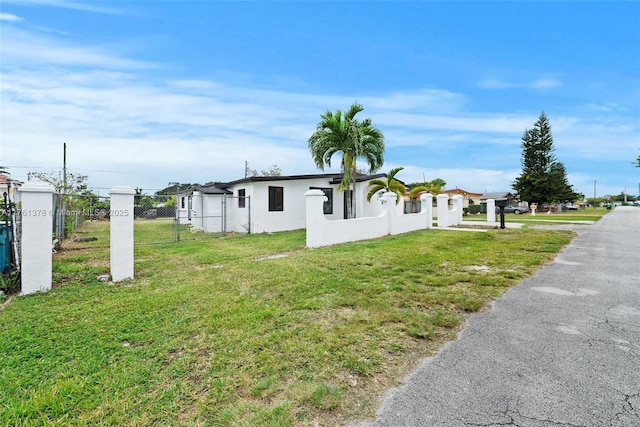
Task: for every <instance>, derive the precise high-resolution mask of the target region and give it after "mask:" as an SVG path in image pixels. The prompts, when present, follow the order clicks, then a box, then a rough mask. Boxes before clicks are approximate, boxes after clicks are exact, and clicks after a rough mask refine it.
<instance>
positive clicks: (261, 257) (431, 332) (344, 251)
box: [0, 221, 574, 426]
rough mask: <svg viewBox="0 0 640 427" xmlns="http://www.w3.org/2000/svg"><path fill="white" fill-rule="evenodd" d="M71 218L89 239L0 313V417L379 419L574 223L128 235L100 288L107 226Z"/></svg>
mask: <svg viewBox="0 0 640 427" xmlns="http://www.w3.org/2000/svg"><path fill="white" fill-rule="evenodd" d="M145 224H146V225H145V226H144V228H141V227H139V226H138V225H136V228H135V230H136V231H135V232H136V237H137V238H138V237H140V238H143V240H144V239H146V240H158V239H159V237H157V236H164V235H166V234H165V233H166V230H165V229H164V228H163V227H164V226H165V225H164V224H163V223H162V222H158V223H154V222H153V221H149V222H147V223H145ZM153 224H156V225H153ZM154 227H157V229H155V230H154ZM81 231H86V232H87V235H96V236H98V237H99V240H98V241H97V242H88V243H83V244H82V245H85V246H83V247H81V246H80V244H75V246H74V247H73V248H74V249H76V250H67V251H62V252H60V253H58V254H56V255H55V257H54V264H53V272H54V289H53V290H51V291H50V292H48V293H45V294H36V295H32V296H26V297H15V298H13V299H12V300H11V301H10V303H8V304H5V305H4V306H3V308H2V309H0V324H2V325H3V327H2V328H1V330H0V402H1V403H0V424H1V425H12V426H32V425H36V426H37V425H42V426H47V425H76V426H85V425H119V426H137V425H187V426H197V425H215V426H306V425H336V424H338V423H339V422H342V421H345V420H349V419H357V418H363V417H373V416H374V412H375V410H376V408H377V406H378V404H379V402H380V400H379V399H380V397H381V396H382V394H383V392H384V391H385V390H386V389H387V388H388V387H391V386H394V385H396V384H397V383H398V381H399V380H401V379H402V377H403V376H404V375H405V374H406V373H407V372H409V371H410V370H411V369H413V368H414V367H415V366H416V364H417V361H418V359H419V358H420V357H424V356H427V355H431V354H433V353H434V352H435V351H437V350H438V349H439V348H440V347H441V346H442V345H443V344H444V343H446V342H447V341H449V340H452V339H454V338H455V336H456V333H457V332H458V331H459V330H460V328H461V327H462V326H463V324H464V319H465V316H467V315H468V314H470V313H474V312H478V311H481V310H482V309H484V308H485V307H486V306H487V304H488V303H490V302H491V301H493V300H494V299H495V298H497V297H499V296H500V295H501V294H502V293H503V292H505V291H506V290H507V289H508V288H509V287H511V286H513V285H514V284H516V283H518V282H519V281H521V280H522V279H523V278H525V277H528V276H530V275H532V274H533V273H534V272H535V271H536V270H537V269H538V268H539V267H540V266H541V265H542V264H544V263H545V262H548V261H549V260H551V259H552V258H553V257H554V256H555V253H557V251H558V250H559V249H560V248H562V247H563V246H564V245H566V244H567V243H568V242H569V241H570V240H571V239H572V238H573V236H574V234H573V233H571V232H570V231H561V230H557V231H556V230H530V229H522V230H512V229H508V230H490V231H489V232H486V233H463V232H457V233H453V232H447V231H441V230H424V231H418V232H413V233H408V234H405V235H400V236H393V237H386V238H382V239H376V240H368V241H362V242H354V243H349V244H343V245H336V246H332V247H326V248H321V249H306V248H305V247H304V240H305V235H304V231H303V230H299V231H293V232H284V233H275V234H258V235H228V236H225V237H219V238H214V239H206V240H196V241H181V242H177V243H170V244H158V245H140V246H136V249H135V253H136V278H135V279H134V280H132V281H127V282H123V283H118V284H104V283H101V282H99V281H98V280H97V279H96V278H97V276H98V275H101V274H105V273H108V271H109V260H108V255H109V249H108V247H104V246H100V245H98V246H97V247H91V245H92V244H94V245H95V244H96V243H100V236H103V237H104V238H106V237H105V236H106V235H108V230H107V228H106V226H105V225H104V223H91V224H87V227H86V229H84V230H81ZM101 233H102V234H101ZM154 233H155V234H154ZM154 235H156V237H154ZM103 243H104V242H103ZM276 255H277V256H276Z"/></svg>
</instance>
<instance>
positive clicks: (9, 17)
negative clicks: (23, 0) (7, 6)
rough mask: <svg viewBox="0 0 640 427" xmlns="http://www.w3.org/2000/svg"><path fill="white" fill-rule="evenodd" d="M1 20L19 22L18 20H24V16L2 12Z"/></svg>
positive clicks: (0, 14)
mask: <svg viewBox="0 0 640 427" xmlns="http://www.w3.org/2000/svg"><path fill="white" fill-rule="evenodd" d="M0 21H9V22H17V21H22V18H20V17H19V16H16V15H12V14H10V13H0Z"/></svg>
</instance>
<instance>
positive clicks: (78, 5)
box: [4, 0, 123, 15]
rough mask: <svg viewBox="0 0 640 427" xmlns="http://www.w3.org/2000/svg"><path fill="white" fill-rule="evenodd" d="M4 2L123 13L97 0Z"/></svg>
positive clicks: (6, 0) (11, 0) (17, 0)
mask: <svg viewBox="0 0 640 427" xmlns="http://www.w3.org/2000/svg"><path fill="white" fill-rule="evenodd" d="M4 2H5V3H7V4H10V3H14V4H19V5H22V6H24V5H33V6H49V7H57V8H62V9H74V10H82V11H85V12H96V13H106V14H115V15H119V14H122V13H123V10H122V9H116V8H113V7H105V6H104V5H103V4H97V2H95V1H93V2H78V1H69V0H4Z"/></svg>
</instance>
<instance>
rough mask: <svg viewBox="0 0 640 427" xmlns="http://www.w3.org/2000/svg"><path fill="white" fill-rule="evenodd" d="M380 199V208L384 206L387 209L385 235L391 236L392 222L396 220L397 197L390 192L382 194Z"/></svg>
mask: <svg viewBox="0 0 640 427" xmlns="http://www.w3.org/2000/svg"><path fill="white" fill-rule="evenodd" d="M380 199H382V206H384V207H385V208H386V209H387V233H386V234H391V231H392V230H393V224H392V223H393V222H394V221H397V220H398V215H397V214H396V209H397V207H396V200H397V199H398V196H397V195H396V193H392V192H390V191H387V192H384V193H382V196H380Z"/></svg>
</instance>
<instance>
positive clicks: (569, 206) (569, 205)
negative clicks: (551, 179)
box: [563, 203, 578, 211]
mask: <svg viewBox="0 0 640 427" xmlns="http://www.w3.org/2000/svg"><path fill="white" fill-rule="evenodd" d="M563 209H566V210H568V211H577V210H578V206H576V205H574V204H573V203H565V204H564V206H563Z"/></svg>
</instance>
